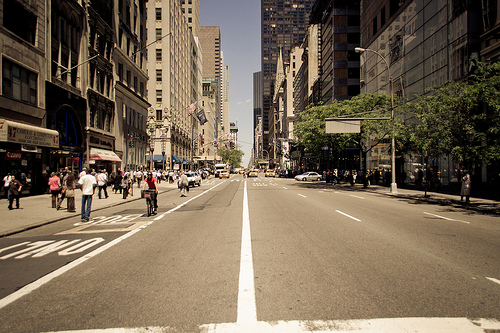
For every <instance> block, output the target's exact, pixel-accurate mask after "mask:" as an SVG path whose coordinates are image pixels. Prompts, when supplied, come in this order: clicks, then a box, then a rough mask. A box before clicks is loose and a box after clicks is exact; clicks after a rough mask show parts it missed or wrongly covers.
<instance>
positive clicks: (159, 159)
mask: <svg viewBox="0 0 500 333" xmlns="http://www.w3.org/2000/svg"><path fill="white" fill-rule="evenodd" d="M165 159H166V158H165ZM146 160H147V162H148V163H149V162H150V161H151V157H150V155H146ZM153 162H163V155H154V156H153Z"/></svg>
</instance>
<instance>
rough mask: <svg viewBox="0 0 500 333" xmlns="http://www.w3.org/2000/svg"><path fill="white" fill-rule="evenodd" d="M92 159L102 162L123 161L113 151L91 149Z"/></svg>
mask: <svg viewBox="0 0 500 333" xmlns="http://www.w3.org/2000/svg"><path fill="white" fill-rule="evenodd" d="M90 159H91V160H100V161H112V162H121V161H122V160H121V159H120V158H119V157H118V155H116V154H115V153H114V152H113V151H112V150H107V149H99V148H90Z"/></svg>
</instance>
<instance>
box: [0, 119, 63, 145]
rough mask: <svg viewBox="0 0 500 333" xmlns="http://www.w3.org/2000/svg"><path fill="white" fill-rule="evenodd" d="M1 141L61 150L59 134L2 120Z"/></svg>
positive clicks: (0, 121) (0, 124) (0, 123)
mask: <svg viewBox="0 0 500 333" xmlns="http://www.w3.org/2000/svg"><path fill="white" fill-rule="evenodd" d="M0 141H6V142H15V143H19V144H25V145H30V146H42V147H51V148H59V133H58V132H57V131H54V130H49V129H47V128H42V127H37V126H32V125H27V124H22V123H17V122H14V121H8V120H5V119H0Z"/></svg>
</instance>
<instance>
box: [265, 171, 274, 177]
mask: <svg viewBox="0 0 500 333" xmlns="http://www.w3.org/2000/svg"><path fill="white" fill-rule="evenodd" d="M266 177H276V172H275V171H274V170H267V171H266Z"/></svg>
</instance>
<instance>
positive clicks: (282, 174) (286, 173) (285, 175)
mask: <svg viewBox="0 0 500 333" xmlns="http://www.w3.org/2000/svg"><path fill="white" fill-rule="evenodd" d="M288 176H289V173H288V170H281V171H280V172H279V177H280V178H281V177H283V178H288Z"/></svg>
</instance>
